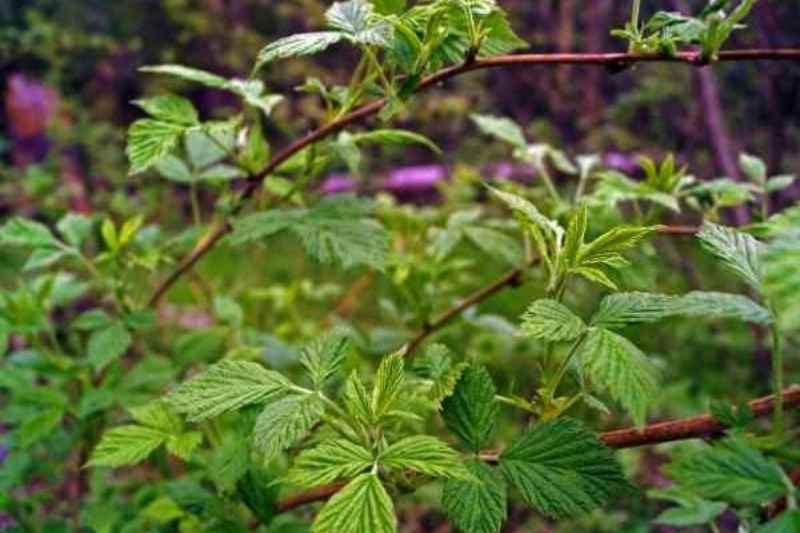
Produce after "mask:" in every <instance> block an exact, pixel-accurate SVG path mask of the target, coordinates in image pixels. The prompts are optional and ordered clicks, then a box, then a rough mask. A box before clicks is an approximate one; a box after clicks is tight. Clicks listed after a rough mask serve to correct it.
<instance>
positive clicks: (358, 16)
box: [325, 0, 392, 47]
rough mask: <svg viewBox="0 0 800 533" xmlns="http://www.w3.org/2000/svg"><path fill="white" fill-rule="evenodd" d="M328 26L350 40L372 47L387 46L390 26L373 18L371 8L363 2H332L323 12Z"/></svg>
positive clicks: (356, 0) (353, 0) (390, 30)
mask: <svg viewBox="0 0 800 533" xmlns="http://www.w3.org/2000/svg"><path fill="white" fill-rule="evenodd" d="M325 19H326V20H327V21H328V26H330V27H331V28H333V29H335V30H339V31H341V32H343V33H344V34H345V35H346V36H347V37H348V38H349V39H350V40H352V41H354V42H356V43H358V44H362V45H372V46H381V47H384V46H388V44H389V42H390V41H391V38H392V26H391V25H390V24H388V23H386V22H383V21H380V20H377V19H376V17H374V16H373V6H372V5H371V4H369V3H367V2H366V1H364V0H350V1H349V2H334V4H333V5H332V6H331V7H330V9H328V11H326V12H325Z"/></svg>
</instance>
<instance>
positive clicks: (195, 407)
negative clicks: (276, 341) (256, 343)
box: [167, 360, 292, 422]
mask: <svg viewBox="0 0 800 533" xmlns="http://www.w3.org/2000/svg"><path fill="white" fill-rule="evenodd" d="M291 386H292V384H291V383H290V382H289V381H288V380H287V379H286V378H285V377H283V376H282V375H281V374H278V373H277V372H274V371H272V370H267V369H265V368H264V367H263V366H261V365H259V364H257V363H252V362H249V361H234V360H223V361H221V362H219V363H217V364H215V365H213V366H212V367H210V368H209V369H208V370H206V371H204V372H202V373H200V374H199V375H197V376H195V377H194V378H192V379H191V380H190V381H187V382H186V383H184V384H182V385H181V386H179V387H178V388H177V389H175V390H174V391H173V392H172V393H171V394H170V395H169V396H168V397H167V402H168V403H169V405H170V407H172V408H173V409H174V410H175V411H176V412H178V413H183V414H185V415H186V416H187V419H188V420H189V421H194V422H199V421H201V420H206V419H208V418H213V417H216V416H219V415H221V414H223V413H226V412H228V411H234V410H236V409H239V408H241V407H244V406H246V405H251V404H254V403H266V402H269V401H274V400H276V399H277V398H279V397H280V396H283V395H284V394H286V393H287V391H288V390H289V389H290V387H291Z"/></svg>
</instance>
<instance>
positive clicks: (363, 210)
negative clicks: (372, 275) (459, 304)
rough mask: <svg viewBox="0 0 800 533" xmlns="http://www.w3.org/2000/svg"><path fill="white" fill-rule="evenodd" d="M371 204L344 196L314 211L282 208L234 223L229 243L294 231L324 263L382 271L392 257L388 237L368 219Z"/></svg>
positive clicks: (323, 203) (376, 224)
mask: <svg viewBox="0 0 800 533" xmlns="http://www.w3.org/2000/svg"><path fill="white" fill-rule="evenodd" d="M373 210H374V204H373V203H372V202H369V201H366V200H362V199H359V198H355V197H352V196H347V195H342V196H336V197H331V198H326V199H324V200H322V201H321V202H320V203H319V204H318V205H317V206H315V207H314V208H312V209H283V210H272V211H267V212H264V213H255V214H253V215H248V216H245V217H242V218H240V219H238V220H236V221H234V224H233V225H234V232H233V234H232V235H231V237H230V242H231V243H232V244H234V245H238V244H244V243H247V242H251V241H253V240H256V239H261V238H264V237H268V236H271V235H274V234H276V233H279V232H281V231H284V230H287V229H288V230H291V231H292V232H294V233H295V234H296V235H297V236H298V237H299V238H300V240H301V241H302V243H303V245H304V246H305V249H306V252H307V253H308V254H309V255H310V256H312V257H313V258H315V259H317V260H318V261H320V262H321V263H327V264H330V263H335V262H338V263H341V264H342V265H343V266H344V267H345V268H350V267H353V266H355V265H359V264H363V265H368V266H371V267H373V268H375V269H378V270H380V269H383V267H384V266H385V264H386V261H387V258H388V254H389V234H388V232H387V231H386V230H385V229H384V227H383V226H382V225H381V224H379V223H378V222H377V221H375V220H373V219H371V218H368V215H370V214H371V213H372V211H373Z"/></svg>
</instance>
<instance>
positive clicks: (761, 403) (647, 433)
mask: <svg viewBox="0 0 800 533" xmlns="http://www.w3.org/2000/svg"><path fill="white" fill-rule="evenodd" d="M783 395H784V408H785V409H789V408H794V407H797V406H800V386H798V385H795V386H792V387H789V388H788V389H786V390H785V391H784V392H783ZM749 405H750V408H751V409H752V410H753V414H755V415H756V416H757V417H764V416H767V415H769V414H771V413H772V410H773V408H774V406H775V398H774V396H765V397H763V398H758V399H756V400H752V401H751V402H749ZM724 430H725V426H724V425H723V424H720V423H719V422H717V421H716V420H715V419H714V417H712V416H711V415H700V416H693V417H691V418H683V419H680V420H668V421H666V422H658V423H656V424H651V425H649V426H645V427H643V428H628V429H618V430H616V431H609V432H606V433H601V434H600V440H602V441H603V442H604V443H606V445H608V446H609V447H610V448H615V449H623V448H636V447H639V446H649V445H654V444H662V443H665V442H674V441H679V440H688V439H699V438H704V437H709V436H713V435H718V434H721V433H722V432H723V431H724ZM498 455H499V454H497V453H496V452H490V453H482V454H481V455H480V457H481V459H482V460H483V461H485V462H489V463H495V462H497V460H498ZM343 486H344V483H342V482H338V483H334V484H331V485H323V486H320V487H315V488H314V489H311V490H309V491H306V492H301V493H298V494H295V495H294V496H290V497H289V498H287V499H285V500H282V501H280V502H278V504H277V505H276V509H277V511H278V512H280V513H283V512H286V511H290V510H292V509H294V508H296V507H299V506H301V505H305V504H308V503H313V502H317V501H321V500H326V499H328V498H330V497H331V496H332V495H333V494H335V493H336V492H338V491H339V490H340V489H341V488H342V487H343Z"/></svg>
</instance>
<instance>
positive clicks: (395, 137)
mask: <svg viewBox="0 0 800 533" xmlns="http://www.w3.org/2000/svg"><path fill="white" fill-rule="evenodd" d="M352 139H353V142H355V143H356V144H367V145H370V144H380V145H391V144H399V145H408V144H421V145H423V146H425V147H427V148H429V149H430V150H431V151H432V152H434V153H437V154H441V153H442V150H441V149H440V148H439V147H438V146H436V143H434V142H433V141H432V140H430V139H428V138H427V137H425V136H424V135H421V134H419V133H415V132H413V131H407V130H392V129H383V130H373V131H368V132H365V133H356V134H353V136H352Z"/></svg>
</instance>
